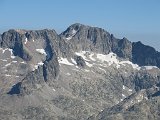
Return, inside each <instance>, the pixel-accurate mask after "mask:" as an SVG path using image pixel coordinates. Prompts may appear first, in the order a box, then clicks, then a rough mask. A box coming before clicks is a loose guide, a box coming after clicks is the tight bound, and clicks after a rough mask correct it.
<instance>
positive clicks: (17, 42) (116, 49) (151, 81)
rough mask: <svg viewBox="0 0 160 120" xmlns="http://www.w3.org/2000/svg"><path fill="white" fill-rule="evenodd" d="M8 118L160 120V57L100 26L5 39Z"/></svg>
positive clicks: (0, 54) (1, 94)
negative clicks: (138, 119) (58, 33)
mask: <svg viewBox="0 0 160 120" xmlns="http://www.w3.org/2000/svg"><path fill="white" fill-rule="evenodd" d="M0 43H1V44H0V45H1V46H0V63H1V64H0V66H1V67H0V69H1V70H0V99H1V101H0V119H3V120H5V119H6V120H8V119H9V120H22V119H24V120H35V119H37V120H77V119H80V120H87V119H90V120H92V119H96V120H97V119H100V120H105V119H109V120H112V119H113V120H115V119H117V120H119V119H120V120H126V119H127V118H128V119H137V118H138V117H139V118H141V119H144V120H145V119H155V120H158V119H159V108H158V106H159V87H160V70H159V67H160V66H159V65H160V64H159V61H160V60H159V52H157V51H156V50H155V49H154V48H152V47H149V46H145V45H143V44H142V43H140V42H137V43H132V42H130V41H129V40H127V39H126V38H123V39H117V38H115V37H114V35H112V34H110V33H108V32H106V31H105V30H103V29H101V28H97V27H90V26H85V25H82V24H78V23H76V24H73V25H71V26H70V27H69V28H68V29H67V30H66V31H64V32H63V33H61V34H60V35H57V33H56V32H55V31H54V30H47V29H45V30H36V31H29V30H9V31H7V32H4V33H3V34H2V35H1V37H0Z"/></svg>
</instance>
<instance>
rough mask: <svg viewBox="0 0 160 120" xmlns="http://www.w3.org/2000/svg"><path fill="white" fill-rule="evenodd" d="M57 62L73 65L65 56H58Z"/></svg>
mask: <svg viewBox="0 0 160 120" xmlns="http://www.w3.org/2000/svg"><path fill="white" fill-rule="evenodd" d="M58 62H59V63H60V64H65V65H74V64H72V63H70V62H69V61H68V59H67V58H60V59H59V60H58Z"/></svg>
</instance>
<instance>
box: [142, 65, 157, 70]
mask: <svg viewBox="0 0 160 120" xmlns="http://www.w3.org/2000/svg"><path fill="white" fill-rule="evenodd" d="M142 68H145V69H146V70H152V69H158V67H156V66H143V67H142Z"/></svg>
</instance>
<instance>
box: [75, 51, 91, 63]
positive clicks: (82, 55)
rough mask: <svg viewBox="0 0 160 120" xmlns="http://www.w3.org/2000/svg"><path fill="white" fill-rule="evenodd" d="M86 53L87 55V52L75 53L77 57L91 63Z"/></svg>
mask: <svg viewBox="0 0 160 120" xmlns="http://www.w3.org/2000/svg"><path fill="white" fill-rule="evenodd" d="M86 53H87V52H86V51H81V52H75V54H76V55H78V56H81V57H82V58H83V59H84V60H86V61H90V60H88V59H87V57H86V56H85V55H86Z"/></svg>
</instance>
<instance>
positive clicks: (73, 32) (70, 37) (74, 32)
mask: <svg viewBox="0 0 160 120" xmlns="http://www.w3.org/2000/svg"><path fill="white" fill-rule="evenodd" d="M76 33H77V31H76V30H74V29H73V30H72V32H71V34H70V35H69V36H68V37H66V39H67V40H70V39H72V37H73V36H74V35H75V34H76Z"/></svg>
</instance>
